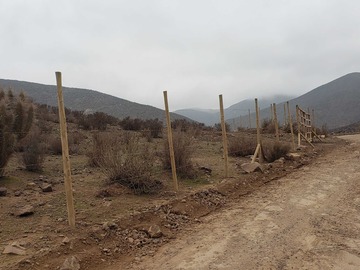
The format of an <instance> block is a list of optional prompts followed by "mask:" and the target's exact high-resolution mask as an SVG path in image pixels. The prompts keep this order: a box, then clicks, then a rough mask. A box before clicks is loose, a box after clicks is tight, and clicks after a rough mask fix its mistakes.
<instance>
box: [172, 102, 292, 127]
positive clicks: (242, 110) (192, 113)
mask: <svg viewBox="0 0 360 270" xmlns="http://www.w3.org/2000/svg"><path fill="white" fill-rule="evenodd" d="M291 98H293V97H290V96H285V95H275V96H272V97H267V98H261V99H259V106H260V108H265V107H268V106H270V104H272V103H279V102H284V101H286V100H289V99H291ZM249 110H250V111H252V112H253V111H254V100H252V99H246V100H243V101H240V102H238V103H235V104H233V105H231V106H230V107H228V108H226V109H224V114H225V119H232V118H236V117H239V116H247V115H248V111H249ZM175 113H177V114H180V115H183V116H186V117H188V118H190V119H193V120H195V121H198V122H201V123H204V124H206V125H209V126H212V125H214V124H216V123H219V122H220V113H219V110H203V109H182V110H177V111H175Z"/></svg>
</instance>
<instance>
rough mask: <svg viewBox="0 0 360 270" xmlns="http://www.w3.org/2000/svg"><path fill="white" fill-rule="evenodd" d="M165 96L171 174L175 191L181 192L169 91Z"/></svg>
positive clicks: (165, 92)
mask: <svg viewBox="0 0 360 270" xmlns="http://www.w3.org/2000/svg"><path fill="white" fill-rule="evenodd" d="M163 94H164V103H165V113H166V126H167V135H168V142H169V151H170V162H171V172H172V177H173V182H174V189H175V190H176V191H178V190H179V184H178V180H177V175H176V164H175V154H174V144H173V137H172V130H171V121H170V112H169V103H168V98H167V91H164V92H163Z"/></svg>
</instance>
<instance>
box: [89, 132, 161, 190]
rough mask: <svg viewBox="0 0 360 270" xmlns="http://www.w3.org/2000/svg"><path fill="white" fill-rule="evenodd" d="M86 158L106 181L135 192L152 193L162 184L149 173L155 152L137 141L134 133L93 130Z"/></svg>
mask: <svg viewBox="0 0 360 270" xmlns="http://www.w3.org/2000/svg"><path fill="white" fill-rule="evenodd" d="M129 136H130V137H129ZM90 158H91V162H92V163H93V164H94V165H98V166H99V167H100V168H101V169H102V171H103V172H104V174H105V175H106V176H107V177H108V179H109V180H110V181H112V182H117V183H120V184H121V185H123V186H126V187H128V188H130V189H131V190H133V191H134V192H135V193H138V194H141V193H152V192H155V191H156V190H158V189H160V188H161V186H162V183H161V182H160V181H158V180H156V179H155V178H154V176H153V172H154V164H155V162H154V158H155V156H154V155H153V153H152V152H151V151H150V149H149V146H148V145H147V144H145V143H140V141H139V138H138V137H137V136H135V135H127V136H125V137H124V138H121V137H117V136H112V135H111V134H110V133H97V134H96V135H95V137H94V150H93V152H92V154H91V155H90Z"/></svg>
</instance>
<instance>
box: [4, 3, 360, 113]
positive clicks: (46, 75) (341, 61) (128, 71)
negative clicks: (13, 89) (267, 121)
mask: <svg viewBox="0 0 360 270" xmlns="http://www.w3.org/2000/svg"><path fill="white" fill-rule="evenodd" d="M359 14H360V1H356V0H346V1H340V0H338V1H334V0H301V1H300V0H297V1H295V0H294V1H291V0H251V1H250V0H246V1H245V0H221V1H220V0H218V1H211V0H191V1H190V0H162V1H161V0H142V1H140V0H129V1H121V0H102V1H100V0H96V1H95V0H61V1H59V0H56V1H55V0H31V1H29V0H23V1H20V0H0V37H1V38H0V78H3V79H16V80H24V81H31V82H38V83H44V84H55V75H54V72H55V71H61V72H62V73H63V83H64V85H66V86H71V87H79V88H87V89H94V90H98V91H100V92H104V93H107V94H111V95H114V96H117V97H121V98H124V99H128V100H130V101H134V102H138V103H143V104H148V105H153V106H155V107H158V108H163V107H164V105H163V95H162V91H163V90H167V91H168V96H169V105H170V109H171V110H176V109H180V108H191V107H199V108H218V95H219V94H223V96H224V105H225V107H228V106H230V105H232V104H234V103H236V102H239V101H241V100H243V99H247V98H254V97H262V96H270V95H273V94H289V95H300V94H303V93H306V92H308V91H310V90H312V89H313V88H315V87H317V86H320V85H322V84H324V83H327V82H329V81H331V80H333V79H336V78H337V77H340V76H342V75H345V74H347V73H350V72H355V71H360V28H359V27H360V15H359Z"/></svg>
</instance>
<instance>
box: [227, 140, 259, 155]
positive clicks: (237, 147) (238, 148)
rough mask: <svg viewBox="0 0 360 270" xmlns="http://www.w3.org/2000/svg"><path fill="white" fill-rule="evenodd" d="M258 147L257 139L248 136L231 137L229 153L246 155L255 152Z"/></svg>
mask: <svg viewBox="0 0 360 270" xmlns="http://www.w3.org/2000/svg"><path fill="white" fill-rule="evenodd" d="M255 149H256V140H255V139H254V138H251V137H248V136H241V137H239V138H230V140H229V155H230V156H234V157H246V156H248V155H252V154H254V151H255Z"/></svg>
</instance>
